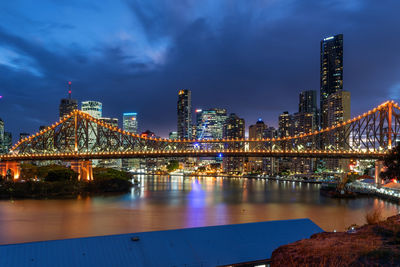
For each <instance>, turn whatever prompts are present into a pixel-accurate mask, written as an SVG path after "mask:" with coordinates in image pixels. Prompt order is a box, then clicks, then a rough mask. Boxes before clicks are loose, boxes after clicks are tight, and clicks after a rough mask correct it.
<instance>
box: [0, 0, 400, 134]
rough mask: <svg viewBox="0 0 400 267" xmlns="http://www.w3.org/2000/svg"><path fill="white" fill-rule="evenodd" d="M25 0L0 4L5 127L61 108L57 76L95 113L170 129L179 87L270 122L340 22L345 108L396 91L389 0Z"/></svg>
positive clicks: (197, 98) (308, 85)
mask: <svg viewBox="0 0 400 267" xmlns="http://www.w3.org/2000/svg"><path fill="white" fill-rule="evenodd" d="M40 2H41V3H40V4H39V3H37V2H35V3H34V4H33V3H32V2H31V1H22V2H19V3H18V4H17V3H14V2H6V3H1V4H0V17H2V24H1V25H2V27H1V28H0V94H2V95H4V98H3V99H2V100H0V101H1V102H0V103H1V104H0V117H2V118H3V120H4V121H5V124H6V128H7V130H11V131H12V132H13V133H14V134H17V133H19V132H31V133H32V132H34V131H36V130H37V128H38V127H39V125H40V124H41V123H46V122H47V124H50V123H52V122H53V121H55V120H56V119H57V117H58V104H59V100H60V98H62V97H64V96H66V92H67V89H66V81H68V80H72V82H73V95H74V97H76V98H77V99H78V100H79V101H83V100H88V99H91V100H99V101H102V102H103V105H104V109H103V110H104V116H113V117H119V118H121V114H122V112H126V111H137V112H138V113H139V119H140V128H141V129H142V130H146V129H151V130H153V131H155V132H156V133H159V134H161V135H164V136H166V134H167V133H168V132H169V131H172V130H175V127H176V126H175V125H176V100H177V97H176V94H177V90H179V89H181V88H190V89H192V91H193V93H192V96H193V105H194V108H196V107H202V108H207V107H224V108H227V109H228V111H229V112H235V113H237V114H239V115H240V116H243V117H245V119H246V124H247V125H249V124H251V123H254V122H255V121H256V119H257V118H259V117H262V118H263V119H264V121H266V122H267V123H269V124H272V125H276V122H277V116H278V115H279V113H281V112H282V111H284V110H289V111H291V112H293V111H295V110H296V107H297V100H298V93H299V92H300V91H301V90H309V89H315V90H319V42H320V40H321V39H322V38H323V37H326V36H329V35H331V34H336V33H343V34H344V46H345V48H344V87H345V89H347V90H349V91H351V92H352V113H353V115H357V114H360V113H362V112H364V111H366V110H367V109H369V108H371V107H373V106H375V105H377V104H379V103H381V102H383V101H384V100H386V99H389V98H394V99H395V100H399V98H400V95H399V90H398V88H399V84H400V78H398V77H399V76H398V73H399V70H400V53H399V52H398V43H399V41H400V40H399V39H400V37H399V36H400V34H399V33H400V28H399V27H398V25H399V22H400V21H399V20H400V19H399V17H398V15H397V10H399V7H400V3H399V2H398V1H394V0H389V1H385V5H382V4H380V3H378V2H376V1H372V0H367V1H358V0H357V1H356V0H353V1H345V0H330V1H317V0H285V1H273V0H263V1H261V0H260V1H230V0H227V1H214V0H208V1H191V0H186V1H173V2H171V1H168V0H153V1H148V0H146V1H139V0H137V1H123V0H121V1H111V0H109V1H108V0H107V1H101V2H99V3H97V4H95V5H93V4H92V1H45V0H42V1H40Z"/></svg>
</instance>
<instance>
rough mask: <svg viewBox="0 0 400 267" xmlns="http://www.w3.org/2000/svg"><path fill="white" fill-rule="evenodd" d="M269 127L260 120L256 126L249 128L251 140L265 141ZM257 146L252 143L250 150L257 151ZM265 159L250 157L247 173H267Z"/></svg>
mask: <svg viewBox="0 0 400 267" xmlns="http://www.w3.org/2000/svg"><path fill="white" fill-rule="evenodd" d="M267 128H268V126H267V125H266V124H265V123H264V122H263V120H262V119H261V118H259V119H258V120H257V122H256V124H253V125H250V126H249V138H250V139H263V138H265V131H266V129H267ZM256 146H257V144H256V143H254V142H251V143H250V144H249V149H250V150H253V149H256ZM264 163H265V159H263V158H261V157H249V159H248V163H247V171H248V172H262V171H265V168H264V166H265V164H264Z"/></svg>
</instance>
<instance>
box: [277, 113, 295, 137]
mask: <svg viewBox="0 0 400 267" xmlns="http://www.w3.org/2000/svg"><path fill="white" fill-rule="evenodd" d="M291 122H292V115H290V114H289V112H288V111H284V112H283V113H282V114H281V115H279V129H278V132H279V137H285V136H289V135H290V131H291Z"/></svg>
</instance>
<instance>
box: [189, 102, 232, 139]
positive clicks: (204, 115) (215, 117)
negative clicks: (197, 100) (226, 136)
mask: <svg viewBox="0 0 400 267" xmlns="http://www.w3.org/2000/svg"><path fill="white" fill-rule="evenodd" d="M226 118H227V116H226V109H223V108H212V109H204V110H201V109H197V110H196V122H197V139H220V138H222V137H223V133H224V125H225V121H226Z"/></svg>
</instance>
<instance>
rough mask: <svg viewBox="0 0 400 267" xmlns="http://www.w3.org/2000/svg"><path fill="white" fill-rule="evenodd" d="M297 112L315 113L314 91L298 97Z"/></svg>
mask: <svg viewBox="0 0 400 267" xmlns="http://www.w3.org/2000/svg"><path fill="white" fill-rule="evenodd" d="M299 112H300V113H315V112H317V92H316V91H315V90H307V91H303V92H301V93H300V95H299Z"/></svg>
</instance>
